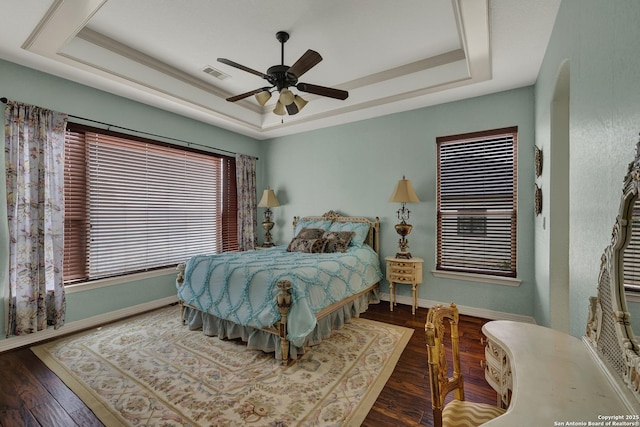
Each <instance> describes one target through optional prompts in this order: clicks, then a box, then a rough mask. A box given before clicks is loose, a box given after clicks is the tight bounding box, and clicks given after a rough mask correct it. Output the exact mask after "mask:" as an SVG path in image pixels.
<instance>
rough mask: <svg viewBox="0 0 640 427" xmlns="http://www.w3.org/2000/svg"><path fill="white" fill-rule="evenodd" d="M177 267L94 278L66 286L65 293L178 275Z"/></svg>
mask: <svg viewBox="0 0 640 427" xmlns="http://www.w3.org/2000/svg"><path fill="white" fill-rule="evenodd" d="M177 273H178V272H177V270H176V268H175V267H167V268H163V269H160V270H153V271H145V272H144V273H135V274H127V275H126V276H118V277H109V278H107V279H98V280H92V281H90V282H84V283H77V284H74V285H67V286H65V287H64V290H65V293H67V294H73V293H75V292H83V291H89V290H92V289H98V288H104V287H106V286H114V285H120V284H122V283H129V282H136V281H138V280H145V279H151V278H153V277H158V276H166V275H169V274H173V275H174V276H175V275H177Z"/></svg>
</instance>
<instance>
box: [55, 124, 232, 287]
mask: <svg viewBox="0 0 640 427" xmlns="http://www.w3.org/2000/svg"><path fill="white" fill-rule="evenodd" d="M65 156H66V160H65V169H66V170H65V245H64V246H65V247H64V251H65V256H64V276H65V283H66V284H70V283H75V282H81V281H87V280H93V279H99V278H104V277H112V276H118V275H123V274H128V273H133V272H139V271H146V270H150V269H155V268H161V267H166V266H171V265H175V264H177V263H180V262H183V261H185V260H186V259H187V258H189V257H190V256H192V255H196V254H200V253H219V252H223V251H229V250H237V248H238V238H237V219H236V215H237V203H236V187H235V186H236V179H235V159H233V158H230V157H226V156H220V155H213V154H211V153H203V152H199V151H195V150H190V149H185V148H181V147H177V146H169V145H167V144H162V143H159V142H155V141H150V140H143V139H140V138H133V137H130V136H126V135H119V134H114V133H111V132H106V131H103V130H97V129H92V128H87V127H84V126H79V125H74V124H70V125H69V129H68V130H67V133H66V138H65Z"/></svg>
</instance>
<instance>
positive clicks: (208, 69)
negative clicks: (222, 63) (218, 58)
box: [202, 65, 231, 80]
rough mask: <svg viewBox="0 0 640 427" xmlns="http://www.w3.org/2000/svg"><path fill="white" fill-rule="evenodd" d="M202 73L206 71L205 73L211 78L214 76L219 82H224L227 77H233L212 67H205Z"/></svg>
mask: <svg viewBox="0 0 640 427" xmlns="http://www.w3.org/2000/svg"><path fill="white" fill-rule="evenodd" d="M202 71H204V72H205V73H207V74H209V75H210V76H213V77H215V78H216V79H219V80H224V79H226V78H227V77H231V76H230V75H229V74H227V73H223V72H222V71H220V70H218V69H217V68H214V67H212V66H211V65H207V66H206V67H204V68H203V69H202Z"/></svg>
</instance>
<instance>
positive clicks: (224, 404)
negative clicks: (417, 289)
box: [32, 306, 413, 427]
mask: <svg viewBox="0 0 640 427" xmlns="http://www.w3.org/2000/svg"><path fill="white" fill-rule="evenodd" d="M412 333H413V330H412V329H408V328H403V327H399V326H394V325H389V324H386V323H380V322H374V321H371V320H366V319H354V320H353V321H352V322H351V323H349V324H347V325H346V326H345V327H344V328H343V329H341V330H339V331H334V333H333V334H332V335H331V337H330V338H329V339H327V340H325V341H323V342H322V343H321V344H320V345H318V346H315V347H313V348H312V349H310V350H309V351H307V352H306V353H305V355H304V356H303V357H302V358H300V359H299V360H298V361H296V362H295V363H293V364H291V365H290V366H288V367H283V366H282V365H281V364H280V363H279V361H277V360H275V358H274V356H273V353H271V354H265V353H263V352H261V351H255V350H247V348H246V346H245V345H244V344H242V343H241V342H238V341H228V340H225V341H223V340H220V339H218V338H216V337H207V336H205V335H204V334H203V333H202V332H201V331H189V330H188V328H187V327H186V326H183V325H182V324H181V322H180V312H179V307H178V306H173V307H168V308H164V309H161V310H158V311H154V312H152V313H150V314H146V315H142V316H138V317H135V318H132V319H128V320H124V321H121V322H118V323H114V324H111V325H108V326H104V327H101V328H97V329H95V330H92V331H90V332H87V333H84V334H80V335H73V336H70V337H68V338H63V339H60V340H57V341H54V342H51V343H47V344H43V345H41V346H37V347H33V348H32V350H33V352H34V353H35V354H36V355H37V356H38V357H39V358H40V359H41V360H42V361H43V362H44V363H45V364H46V365H47V366H48V367H49V368H50V369H51V370H53V371H54V372H55V373H56V374H57V375H58V376H59V377H60V378H61V379H62V380H63V381H64V382H65V383H66V384H67V385H68V386H69V388H71V390H73V391H74V392H75V393H76V394H77V395H78V396H79V397H80V398H81V399H82V400H83V401H84V402H85V403H86V404H87V406H89V407H90V408H91V409H92V410H93V411H94V413H95V414H96V416H98V418H100V419H101V420H102V422H103V423H104V424H105V425H107V426H119V425H125V426H126V425H129V426H234V427H235V426H238V425H251V426H271V427H276V426H277V427H284V426H357V425H360V423H361V422H362V420H364V418H365V417H366V415H367V413H368V412H369V410H370V409H371V407H372V406H373V403H374V402H375V400H376V398H377V396H378V394H379V393H380V391H381V390H382V388H383V387H384V384H385V383H386V382H387V380H388V379H389V376H390V375H391V373H392V372H393V369H394V367H395V365H396V363H397V361H398V358H399V357H400V354H401V353H402V351H403V350H404V348H405V346H406V344H407V342H408V340H409V338H410V337H411V334H412Z"/></svg>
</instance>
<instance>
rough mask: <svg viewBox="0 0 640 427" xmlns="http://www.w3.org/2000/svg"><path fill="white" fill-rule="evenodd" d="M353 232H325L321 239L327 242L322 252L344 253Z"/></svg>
mask: <svg viewBox="0 0 640 427" xmlns="http://www.w3.org/2000/svg"><path fill="white" fill-rule="evenodd" d="M354 234H355V233H354V232H353V231H326V232H325V233H324V234H323V235H322V238H323V239H325V240H326V241H327V245H326V246H325V248H324V251H325V252H327V253H333V252H346V250H347V248H348V247H349V242H351V239H353V236H354Z"/></svg>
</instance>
